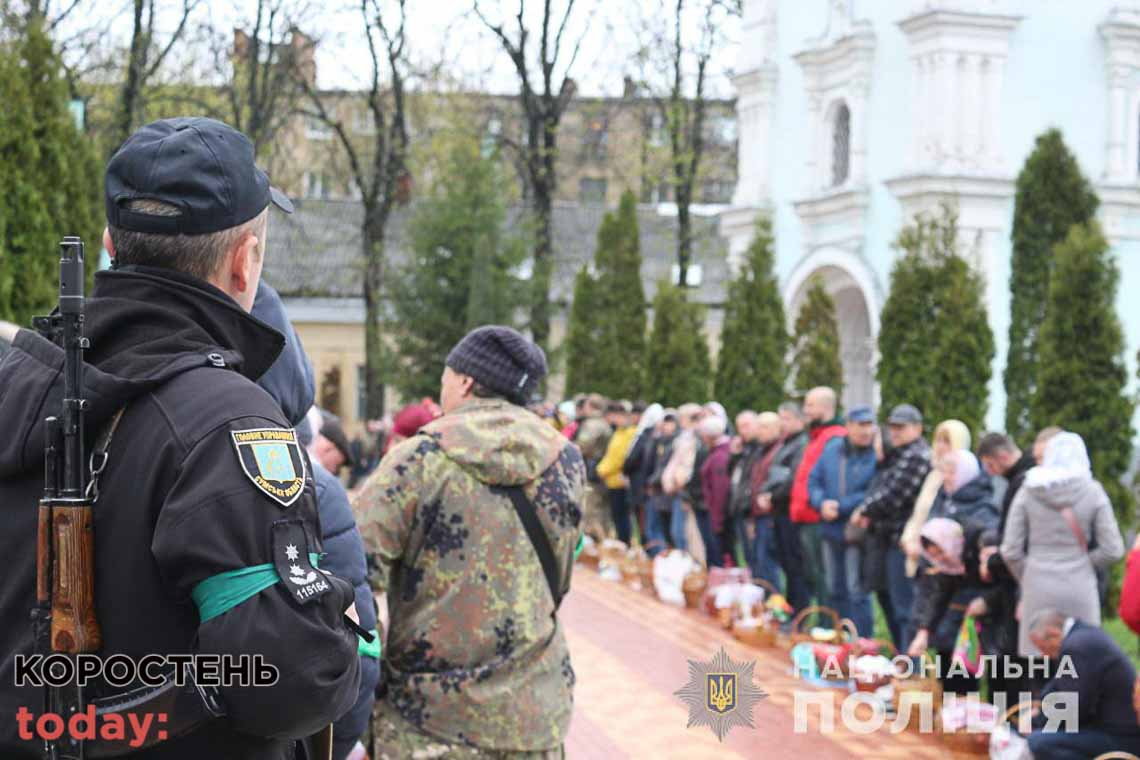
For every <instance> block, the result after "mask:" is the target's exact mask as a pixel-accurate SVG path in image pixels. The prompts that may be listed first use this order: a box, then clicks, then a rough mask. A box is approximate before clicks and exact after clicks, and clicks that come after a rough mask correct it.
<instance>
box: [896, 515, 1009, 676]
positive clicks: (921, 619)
mask: <svg viewBox="0 0 1140 760" xmlns="http://www.w3.org/2000/svg"><path fill="white" fill-rule="evenodd" d="M996 522H997V512H996V510H993V524H996ZM980 538H981V534H980V533H977V532H976V526H973V525H972V526H971V527H969V528H968V527H966V526H965V525H963V523H962V522H959V521H958V520H955V519H952V518H949V517H933V518H931V519H930V520H928V521H927V522H926V524H925V525H923V526H922V531H921V533H920V534H919V540H920V541H921V542H922V557H923V562H922V565H921V568H920V573H919V577H918V588H917V589H916V593H915V596H914V608H913V610H912V619H913V621H914V625H915V631H916V632H915V635H914V639H913V640H912V641H911V644H910V648H909V649H908V650H907V654H909V655H910V656H912V657H917V656H920V655H922V654H923V653H924V652H926V650H927V649H930V648H933V649H934V650H935V651H936V652H937V653H938V655H939V658H940V662H941V665H942V668H941V670H942V673H941V675H942V677H943V686H944V688H945V689H946V690H947V691H952V692H959V693H961V692H970V691H974V690H975V688H974V687H975V686H976V684H975V683H974V681H975V679H973V678H969V677H966V678H963V677H962V676H963V675H964V674H962V673H959V672H951V669H950V663H951V655H952V653H953V650H954V643H955V640H956V639H957V636H958V630H959V629H960V628H961V626H962V621H963V619H964V617H965V615H966V607H967V605H968V604H969V603H970V601H972V600H973V599H974V598H976V597H977V596H978V594H980V593H981V592H982V590H983V589H984V587H985V585H984V583H983V582H982V580H981V578H980V577H979V575H978V570H979V566H978V562H977V557H978V549H979V543H980V541H979V540H980ZM987 628H988V624H987V623H983V626H982V630H983V631H985V630H986V629H987ZM985 644H986V642H983V646H985Z"/></svg>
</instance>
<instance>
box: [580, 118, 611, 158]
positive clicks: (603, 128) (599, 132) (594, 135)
mask: <svg viewBox="0 0 1140 760" xmlns="http://www.w3.org/2000/svg"><path fill="white" fill-rule="evenodd" d="M607 142H609V126H608V125H607V124H606V120H605V119H603V118H601V117H595V118H592V119H589V120H588V121H587V122H586V130H585V133H584V134H583V135H582V153H583V158H584V159H585V160H587V161H605V160H606V143H607Z"/></svg>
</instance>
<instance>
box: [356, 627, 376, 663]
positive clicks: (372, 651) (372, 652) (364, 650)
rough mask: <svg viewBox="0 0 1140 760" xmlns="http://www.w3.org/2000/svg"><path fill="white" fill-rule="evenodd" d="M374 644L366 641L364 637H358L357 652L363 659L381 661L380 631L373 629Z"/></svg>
mask: <svg viewBox="0 0 1140 760" xmlns="http://www.w3.org/2000/svg"><path fill="white" fill-rule="evenodd" d="M372 637H373V638H372V643H369V642H367V641H365V640H364V638H363V637H361V636H357V637H356V651H357V652H359V653H360V654H361V656H363V657H371V658H373V659H374V660H379V659H380V631H378V630H376V629H375V628H373V629H372Z"/></svg>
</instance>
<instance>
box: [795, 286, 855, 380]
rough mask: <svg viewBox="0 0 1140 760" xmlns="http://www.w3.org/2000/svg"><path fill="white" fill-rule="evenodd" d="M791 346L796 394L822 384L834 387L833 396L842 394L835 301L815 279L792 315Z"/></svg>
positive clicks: (841, 367)
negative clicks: (794, 314)
mask: <svg viewBox="0 0 1140 760" xmlns="http://www.w3.org/2000/svg"><path fill="white" fill-rule="evenodd" d="M792 345H793V347H794V349H793V350H794V351H795V354H794V356H793V358H792V368H793V372H794V375H795V388H796V395H797V396H802V395H803V394H805V393H807V392H808V391H810V390H811V389H812V388H815V387H817V386H821V385H825V386H828V387H829V388H834V389H835V393H836V395H837V396H842V395H843V363H842V361H841V360H840V357H839V325H838V323H837V322H836V320H835V301H833V300H832V299H831V296H829V295H828V294H827V291H826V290H825V289H824V287H823V282H821V281H820V280H819V279H818V278H817V279H815V280H814V281H813V282H812V283H811V286H810V287H809V288H808V291H807V293H806V296H805V298H804V304H803V306H801V307H800V313H799V315H798V316H797V317H796V334H795V338H794V339H793V342H792Z"/></svg>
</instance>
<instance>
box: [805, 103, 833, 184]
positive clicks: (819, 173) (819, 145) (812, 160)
mask: <svg viewBox="0 0 1140 760" xmlns="http://www.w3.org/2000/svg"><path fill="white" fill-rule="evenodd" d="M808 123H809V124H810V125H811V127H810V129H811V143H810V145H809V150H808V159H807V185H808V187H807V192H808V194H815V193H816V191H818V190H820V189H821V188H824V187H826V186H827V177H826V176H825V175H826V174H827V171H828V169H829V168H830V166H831V164H830V162H829V161H828V160H827V159H826V156H828V155H830V154H829V153H827V152H826V151H825V150H824V149H825V148H826V147H827V146H826V141H825V139H824V137H825V135H826V132H827V129H826V125H825V124H824V123H823V105H822V98H820V96H819V93H815V92H813V93H810V94H809V95H808Z"/></svg>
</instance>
